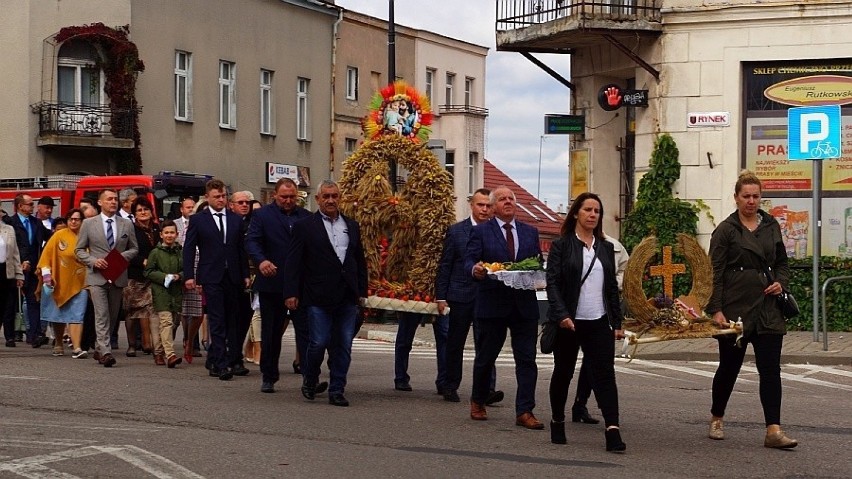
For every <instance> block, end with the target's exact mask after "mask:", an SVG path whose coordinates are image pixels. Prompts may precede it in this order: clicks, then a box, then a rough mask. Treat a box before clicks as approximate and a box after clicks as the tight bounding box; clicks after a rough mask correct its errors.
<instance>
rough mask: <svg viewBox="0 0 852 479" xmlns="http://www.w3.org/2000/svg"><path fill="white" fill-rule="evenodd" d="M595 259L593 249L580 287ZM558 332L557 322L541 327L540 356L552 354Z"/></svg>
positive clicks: (550, 320) (596, 253)
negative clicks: (590, 260)
mask: <svg viewBox="0 0 852 479" xmlns="http://www.w3.org/2000/svg"><path fill="white" fill-rule="evenodd" d="M597 259H598V249H597V248H595V254H594V255H593V256H592V262H591V264H589V269H588V270H586V274H585V276H583V279H582V280H580V287H582V286H583V283H585V282H586V278H588V277H589V274H590V273H591V272H592V268H593V267H594V266H595V260H597ZM558 331H559V321H554V320H552V319H548V320H547V321H545V322H544V324H543V325H542V326H541V337H540V338H539V341H538V347H539V349H540V350H541V353H542V354H551V353H552V352H553V347H554V346H555V345H556V333H557V332H558Z"/></svg>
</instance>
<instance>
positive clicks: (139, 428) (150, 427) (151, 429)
mask: <svg viewBox="0 0 852 479" xmlns="http://www.w3.org/2000/svg"><path fill="white" fill-rule="evenodd" d="M0 424H3V425H4V426H24V427H26V428H31V427H33V426H43V427H45V428H49V429H52V428H54V427H56V423H54V422H50V421H47V422H37V421H36V422H33V421H4V420H0ZM62 428H63V429H92V430H95V431H122V432H126V431H127V427H125V426H92V425H90V424H73V423H62ZM164 429H171V426H153V425H150V424H149V425H138V426H133V430H136V431H145V432H156V431H162V430H164ZM86 442H88V443H94V441H84V442H83V444H85V443H86ZM69 445H74V444H69Z"/></svg>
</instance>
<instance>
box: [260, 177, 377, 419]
mask: <svg viewBox="0 0 852 479" xmlns="http://www.w3.org/2000/svg"><path fill="white" fill-rule="evenodd" d="M316 200H317V203H318V204H319V211H317V212H316V213H315V214H313V215H311V216H309V217H307V218H305V219H303V220H300V221H297V222H296V223H295V224H294V225H293V232H292V233H293V234H292V238H291V239H290V248H289V251H288V253H287V259H286V260H285V262H284V297H285V298H287V299H286V300H285V304H286V306H287V308H288V309H290V310H291V311H292V310H295V309H296V308H298V307H300V306H301V307H304V308H305V309H306V312H307V315H308V336H309V338H310V339H309V343H308V348H307V352H306V354H305V357H303V358H302V375H303V381H302V395H303V396H305V398H307V399H310V400H313V399H314V397H316V394H317V382H318V380H319V373H320V366H322V360H323V357H324V354H325V351H326V349H328V362H329V370H330V371H329V376H330V381H329V386H328V402H329V404H331V405H333V406H343V407H346V406H349V401H348V400H347V399H346V398H345V397H344V396H343V392H344V389H345V387H346V374H347V373H348V372H349V364H350V362H351V360H352V339H353V338H354V337H355V327H356V324H357V322H358V319H357V315H358V303H359V301H361V300H362V299H363V298H366V297H367V261H366V259H365V258H364V249H363V247H362V246H361V234H360V230H359V228H358V223H356V222H355V221H354V220H352V219H349V218H346V217H345V216H343V215H342V214H340V212H339V211H338V202H339V201H340V189H339V188H338V186H337V184H336V183H335V182H333V181H330V180H326V181H323V182H322V184H320V186H319V189H318V190H317V196H316ZM264 349H266V348H264Z"/></svg>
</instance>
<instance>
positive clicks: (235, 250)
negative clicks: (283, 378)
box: [183, 178, 249, 381]
mask: <svg viewBox="0 0 852 479" xmlns="http://www.w3.org/2000/svg"><path fill="white" fill-rule="evenodd" d="M205 190H206V192H207V203H208V206H209V207H208V208H207V209H206V210H204V211H200V212H198V213H196V214H195V215H194V216H193V217H192V220H191V221H190V222H189V227H188V228H187V231H186V240H184V244H183V277H184V278H186V279H185V281H184V286H185V287H186V289H197V291H199V292H202V288H203V293H204V297H205V299H206V300H207V320H208V323H209V327H210V338H211V344H210V349H209V351H208V354H207V365H208V366H209V371H210V376H213V377H218V378H219V379H221V380H223V381H227V380H229V379H231V378H233V377H234V371H233V370H232V369H231V365H232V364H237V363H239V362H240V361H242V347H241V346H242V339H243V338H240V337H238V336H239V333H238V328H237V315H238V314H239V313H240V312H239V306H238V301H239V293H240V291H242V290H243V289H245V288H248V286H249V270H248V259H247V257H246V254H245V250H244V249H243V238H244V235H243V231H242V224H243V220H242V218H240V215H238V214H236V213H234V212H233V211H230V210H229V209H227V208H226V207H225V206H226V205H227V203H228V195H227V193H226V192H225V183H223V182H222V180H219V179H216V178H214V179H212V180H210V181H208V182H207V185H206V187H205ZM196 248H198V268H197V269H195V268H193V265H194V264H195V250H196ZM243 369H245V368H243ZM240 372H242V370H240ZM246 372H247V370H246Z"/></svg>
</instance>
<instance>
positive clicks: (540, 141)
mask: <svg viewBox="0 0 852 479" xmlns="http://www.w3.org/2000/svg"><path fill="white" fill-rule="evenodd" d="M545 136H547V135H541V136H540V137H539V140H538V187H537V188H536V190H535V197H536V199H538V200H539V201H541V147H542V144H544V137H545Z"/></svg>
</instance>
